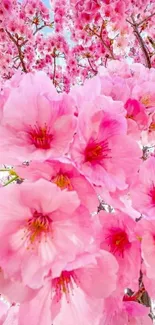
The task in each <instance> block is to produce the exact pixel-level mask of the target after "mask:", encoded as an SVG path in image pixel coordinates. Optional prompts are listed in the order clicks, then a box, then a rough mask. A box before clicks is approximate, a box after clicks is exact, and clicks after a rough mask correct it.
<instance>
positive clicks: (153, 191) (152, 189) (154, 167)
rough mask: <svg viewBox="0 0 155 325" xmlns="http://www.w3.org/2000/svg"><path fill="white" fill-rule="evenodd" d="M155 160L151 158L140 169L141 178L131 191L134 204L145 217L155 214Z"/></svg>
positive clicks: (152, 216) (136, 181) (151, 216)
mask: <svg viewBox="0 0 155 325" xmlns="http://www.w3.org/2000/svg"><path fill="white" fill-rule="evenodd" d="M154 171H155V158H154V157H150V158H149V159H148V160H146V161H145V162H144V163H143V164H142V165H141V167H140V171H139V176H138V178H137V179H136V180H135V183H134V184H133V187H132V189H131V198H132V204H133V207H134V208H135V209H137V210H138V211H139V212H140V213H142V214H144V216H146V217H149V218H154V213H155V173H154Z"/></svg>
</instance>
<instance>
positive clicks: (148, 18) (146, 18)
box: [137, 12, 155, 27]
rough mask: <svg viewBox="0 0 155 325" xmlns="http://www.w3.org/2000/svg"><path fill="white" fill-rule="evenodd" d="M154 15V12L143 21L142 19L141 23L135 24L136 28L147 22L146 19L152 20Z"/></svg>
mask: <svg viewBox="0 0 155 325" xmlns="http://www.w3.org/2000/svg"><path fill="white" fill-rule="evenodd" d="M154 15H155V12H154V13H153V14H151V15H150V16H148V17H146V18H145V19H143V20H142V21H140V22H139V23H137V26H138V27H139V26H140V25H142V24H143V23H145V21H147V20H148V19H150V18H152V17H153V16H154Z"/></svg>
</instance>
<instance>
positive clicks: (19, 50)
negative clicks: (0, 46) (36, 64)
mask: <svg viewBox="0 0 155 325" xmlns="http://www.w3.org/2000/svg"><path fill="white" fill-rule="evenodd" d="M5 31H6V33H7V35H8V36H9V38H10V39H11V41H12V42H13V43H14V44H15V46H16V47H17V50H18V56H19V59H20V62H21V65H22V68H23V71H24V72H27V69H26V66H25V62H24V59H23V53H22V50H21V45H19V43H18V40H16V39H15V38H14V37H13V36H12V35H11V33H10V32H8V30H7V29H6V30H5Z"/></svg>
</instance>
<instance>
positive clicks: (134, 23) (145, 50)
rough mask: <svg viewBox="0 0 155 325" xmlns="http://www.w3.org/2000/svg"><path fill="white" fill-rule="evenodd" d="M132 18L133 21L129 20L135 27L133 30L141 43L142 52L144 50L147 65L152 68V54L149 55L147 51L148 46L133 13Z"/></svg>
mask: <svg viewBox="0 0 155 325" xmlns="http://www.w3.org/2000/svg"><path fill="white" fill-rule="evenodd" d="M131 19H132V22H130V21H129V20H127V21H128V22H129V23H130V24H131V25H132V27H133V30H134V34H135V36H136V38H137V40H138V42H139V44H140V47H141V49H142V52H143V55H144V58H145V65H146V67H147V68H149V69H150V68H151V60H150V56H149V53H148V51H147V48H146V46H145V44H144V41H143V38H142V36H141V35H140V32H139V30H138V25H137V24H136V22H135V19H134V17H133V15H132V16H131Z"/></svg>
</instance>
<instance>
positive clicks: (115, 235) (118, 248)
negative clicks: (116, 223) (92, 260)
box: [106, 228, 130, 257]
mask: <svg viewBox="0 0 155 325" xmlns="http://www.w3.org/2000/svg"><path fill="white" fill-rule="evenodd" d="M106 240H108V246H110V248H111V252H112V253H113V254H118V255H121V256H122V257H123V255H124V251H125V250H126V249H127V248H128V247H129V246H130V242H129V240H128V236H127V233H126V232H125V231H124V230H122V229H119V228H113V229H111V230H110V235H109V236H107V237H106Z"/></svg>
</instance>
